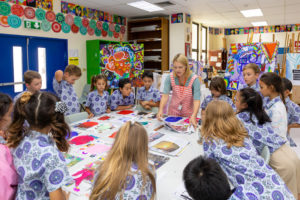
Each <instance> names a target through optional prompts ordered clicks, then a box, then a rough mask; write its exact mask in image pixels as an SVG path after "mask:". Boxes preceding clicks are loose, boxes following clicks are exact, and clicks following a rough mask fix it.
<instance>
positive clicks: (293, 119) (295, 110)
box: [285, 97, 300, 147]
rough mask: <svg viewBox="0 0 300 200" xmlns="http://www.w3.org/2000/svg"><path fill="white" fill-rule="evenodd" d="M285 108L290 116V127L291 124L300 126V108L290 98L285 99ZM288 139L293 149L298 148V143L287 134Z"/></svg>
mask: <svg viewBox="0 0 300 200" xmlns="http://www.w3.org/2000/svg"><path fill="white" fill-rule="evenodd" d="M285 106H286V108H287V116H288V125H290V124H300V107H299V106H298V105H297V104H295V103H294V102H293V101H291V100H290V98H289V97H287V98H286V99H285ZM287 139H288V140H289V142H290V145H291V146H292V147H296V146H297V145H296V143H295V142H294V141H293V139H292V138H291V137H290V134H287Z"/></svg>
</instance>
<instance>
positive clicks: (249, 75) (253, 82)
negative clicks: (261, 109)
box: [239, 63, 260, 91]
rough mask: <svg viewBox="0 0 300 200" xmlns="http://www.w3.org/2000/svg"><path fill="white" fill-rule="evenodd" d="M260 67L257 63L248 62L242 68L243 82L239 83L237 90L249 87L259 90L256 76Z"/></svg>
mask: <svg viewBox="0 0 300 200" xmlns="http://www.w3.org/2000/svg"><path fill="white" fill-rule="evenodd" d="M259 74H260V69H259V66H258V65H257V64H254V63H249V64H247V65H246V66H245V67H244V68H243V77H244V81H245V84H241V85H239V90H241V89H243V88H247V87H250V88H252V89H254V90H256V91H259V89H260V88H259V84H258V77H259Z"/></svg>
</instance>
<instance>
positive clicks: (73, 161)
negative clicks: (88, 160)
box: [65, 154, 83, 167]
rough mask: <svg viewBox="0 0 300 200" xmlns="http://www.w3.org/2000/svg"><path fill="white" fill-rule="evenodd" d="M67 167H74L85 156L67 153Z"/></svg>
mask: <svg viewBox="0 0 300 200" xmlns="http://www.w3.org/2000/svg"><path fill="white" fill-rule="evenodd" d="M65 159H66V165H67V167H72V166H74V165H76V164H77V163H79V162H80V161H82V160H83V158H80V157H76V156H72V155H70V154H65Z"/></svg>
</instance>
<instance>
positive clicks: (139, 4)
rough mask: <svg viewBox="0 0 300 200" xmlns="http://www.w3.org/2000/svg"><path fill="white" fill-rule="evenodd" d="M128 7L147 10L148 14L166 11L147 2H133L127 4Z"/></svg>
mask: <svg viewBox="0 0 300 200" xmlns="http://www.w3.org/2000/svg"><path fill="white" fill-rule="evenodd" d="M127 5H129V6H132V7H135V8H139V9H142V10H146V11H148V12H154V11H159V10H164V9H163V8H161V7H159V6H157V5H154V4H152V3H149V2H147V1H136V2H132V3H127Z"/></svg>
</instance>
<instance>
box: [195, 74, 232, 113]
mask: <svg viewBox="0 0 300 200" xmlns="http://www.w3.org/2000/svg"><path fill="white" fill-rule="evenodd" d="M209 89H210V91H211V94H212V95H208V96H207V97H206V98H205V99H204V101H203V102H202V104H201V115H202V116H203V115H204V111H205V108H206V106H207V104H208V103H209V102H211V101H212V100H223V101H226V102H228V103H229V104H230V105H231V106H232V108H233V109H235V105H234V104H233V102H232V100H231V98H229V97H227V96H226V85H225V81H224V79H223V78H221V77H215V78H213V79H212V80H211V82H210V85H209Z"/></svg>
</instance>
